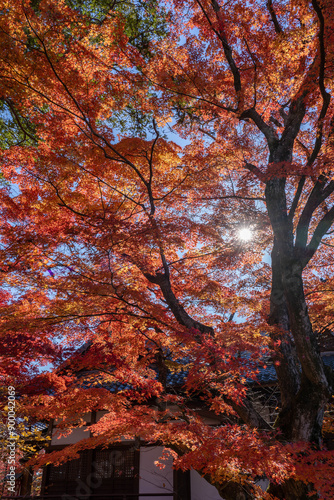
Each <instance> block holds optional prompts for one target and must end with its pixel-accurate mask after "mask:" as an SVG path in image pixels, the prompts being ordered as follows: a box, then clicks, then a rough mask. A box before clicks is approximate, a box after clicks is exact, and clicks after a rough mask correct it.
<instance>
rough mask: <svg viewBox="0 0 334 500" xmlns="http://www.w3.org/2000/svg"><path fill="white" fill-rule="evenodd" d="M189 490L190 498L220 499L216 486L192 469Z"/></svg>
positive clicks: (202, 499)
mask: <svg viewBox="0 0 334 500" xmlns="http://www.w3.org/2000/svg"><path fill="white" fill-rule="evenodd" d="M190 492H191V500H222V498H221V496H219V494H218V491H217V490H216V488H215V487H214V486H212V484H210V483H208V482H207V481H205V479H203V478H202V476H200V474H198V472H196V471H194V470H192V471H190Z"/></svg>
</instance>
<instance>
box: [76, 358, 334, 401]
mask: <svg viewBox="0 0 334 500" xmlns="http://www.w3.org/2000/svg"><path fill="white" fill-rule="evenodd" d="M322 358H323V361H324V363H325V365H326V366H329V367H330V368H332V370H334V354H329V355H323V357H322ZM181 364H183V363H181ZM258 369H259V373H258V375H257V382H254V380H253V379H249V380H248V382H249V383H250V384H254V383H259V384H261V385H266V384H273V383H275V382H277V376H276V371H275V367H274V365H273V363H272V361H270V360H269V361H268V362H267V363H266V364H265V365H264V366H259V367H258ZM157 376H158V373H157ZM79 378H80V379H81V380H82V381H83V385H84V386H85V387H87V388H88V387H100V388H101V387H102V388H104V389H108V390H109V391H110V392H119V391H126V390H130V389H131V388H132V387H131V385H129V384H124V383H121V382H110V383H108V382H105V381H103V378H102V377H99V373H98V371H96V372H95V373H93V372H83V373H81V374H80V377H79ZM186 378H187V370H186V369H184V370H183V369H181V370H177V371H171V370H169V371H168V373H167V387H169V388H181V387H182V386H183V385H184V383H185V381H186ZM99 379H100V380H99Z"/></svg>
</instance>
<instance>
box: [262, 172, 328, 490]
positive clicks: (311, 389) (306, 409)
mask: <svg viewBox="0 0 334 500" xmlns="http://www.w3.org/2000/svg"><path fill="white" fill-rule="evenodd" d="M266 200H267V207H268V214H269V217H270V220H271V224H272V227H273V231H274V235H275V240H274V247H273V252H272V291H271V304H270V315H269V323H270V324H271V325H272V324H277V325H278V326H279V327H280V328H281V331H280V332H279V330H278V332H277V333H274V334H272V340H273V341H274V342H276V346H275V347H274V348H275V351H276V354H275V355H274V357H275V358H276V359H277V361H278V362H279V365H278V366H276V373H277V378H278V383H279V386H280V392H281V402H282V409H281V411H280V414H279V416H278V419H277V422H276V426H277V427H278V428H279V429H280V431H281V432H282V439H283V440H284V441H292V442H296V441H306V442H309V443H312V444H313V445H315V446H316V447H319V446H320V445H321V429H322V422H323V416H324V410H325V406H326V403H327V401H328V398H329V396H330V391H329V384H328V381H327V378H326V375H325V371H324V365H323V362H322V359H321V356H320V353H319V351H318V348H317V344H316V339H315V335H314V332H313V329H312V325H311V322H310V319H309V315H308V310H307V305H306V300H305V296H304V288H303V280H302V271H303V267H302V263H301V262H302V259H301V256H300V255H299V254H298V251H297V249H296V248H295V246H294V244H293V227H292V221H291V219H290V218H289V216H288V214H287V207H286V200H285V185H284V182H283V181H282V179H272V180H270V181H268V182H267V186H266ZM277 340H279V341H280V342H278V343H277ZM268 491H269V492H270V493H272V494H274V495H275V496H276V497H278V498H281V499H285V500H303V499H305V500H306V499H308V498H310V497H309V496H308V494H309V493H310V491H312V485H305V484H304V483H302V482H300V481H294V480H292V479H290V480H288V481H286V482H285V483H283V484H281V485H275V484H271V485H270V487H269V489H268ZM313 498H316V497H313Z"/></svg>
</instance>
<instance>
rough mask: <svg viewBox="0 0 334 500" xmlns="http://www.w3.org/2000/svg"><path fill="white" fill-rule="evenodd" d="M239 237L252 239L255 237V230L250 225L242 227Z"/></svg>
mask: <svg viewBox="0 0 334 500" xmlns="http://www.w3.org/2000/svg"><path fill="white" fill-rule="evenodd" d="M238 237H239V239H240V240H242V241H250V240H251V239H253V232H252V230H251V229H249V228H248V227H242V228H241V229H239V231H238Z"/></svg>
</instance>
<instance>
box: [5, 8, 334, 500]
mask: <svg viewBox="0 0 334 500" xmlns="http://www.w3.org/2000/svg"><path fill="white" fill-rule="evenodd" d="M331 7H332V3H331V2H330V1H329V0H324V1H321V2H320V1H318V0H312V2H306V1H304V0H285V1H284V2H279V3H278V2H272V1H268V2H261V1H259V0H252V1H249V2H247V3H244V2H240V1H238V0H233V1H229V2H224V3H223V2H217V1H216V0H211V1H209V0H195V1H190V2H179V1H178V0H175V1H174V2H171V3H165V2H161V3H159V2H155V1H153V0H151V1H148V2H144V1H143V2H132V3H123V2H116V1H115V2H108V1H100V2H99V1H90V2H88V1H87V2H84V1H82V2H79V1H78V2H74V1H73V2H72V1H68V2H65V1H58V2H52V1H50V0H41V1H40V2H36V1H35V2H29V1H14V2H13V1H11V2H9V1H5V0H2V2H1V12H0V44H1V54H2V55H1V59H0V68H1V69H0V71H1V73H0V74H1V80H0V85H1V106H2V108H1V122H0V126H1V132H2V138H1V147H2V162H1V171H2V176H3V177H2V180H1V182H2V184H1V206H2V209H1V210H2V213H1V215H2V226H1V244H2V246H1V279H2V282H3V289H2V292H1V309H2V312H1V347H0V349H1V356H2V368H1V370H2V372H1V373H2V384H3V385H5V383H6V382H7V381H10V383H11V384H13V382H12V381H13V378H15V380H16V382H15V384H16V387H17V388H18V390H19V391H20V393H21V399H20V412H22V414H26V415H28V416H29V418H35V419H46V418H48V419H52V418H56V417H59V415H60V416H62V417H64V427H65V428H70V427H71V426H76V425H80V415H82V414H83V413H84V412H86V411H90V410H96V409H106V410H108V413H107V414H106V416H105V417H104V418H103V419H102V420H101V421H99V422H98V423H97V424H95V425H94V432H95V433H96V435H95V438H91V439H89V440H85V441H84V442H80V443H79V444H76V445H74V446H72V447H69V448H68V449H67V450H66V451H62V452H55V453H54V454H53V455H52V460H53V461H54V463H57V461H58V462H59V461H61V460H64V459H67V458H71V457H73V456H74V454H75V453H76V452H77V451H78V450H80V449H83V448H85V447H95V446H98V445H99V444H104V445H106V444H108V443H113V442H115V441H117V439H119V438H120V436H128V437H133V436H137V435H139V436H140V437H141V438H142V439H144V440H145V439H147V440H148V441H159V442H162V443H164V444H165V445H166V446H167V447H168V448H169V449H170V450H171V451H172V453H174V454H175V458H176V464H177V465H178V466H180V467H182V468H190V467H193V468H194V469H196V470H198V471H199V472H200V473H201V474H202V475H204V476H205V477H206V478H207V479H208V480H209V481H210V482H211V483H212V484H214V485H215V486H216V487H217V489H218V491H219V493H220V494H221V496H222V497H223V498H225V499H226V500H228V499H229V498H231V499H235V498H240V499H243V498H254V497H255V496H256V495H258V497H259V498H260V497H261V495H262V498H265V497H266V496H267V497H268V498H269V497H270V495H272V497H276V498H286V499H302V498H309V497H312V498H318V496H319V497H320V498H330V497H331V496H332V495H333V489H332V485H331V484H330V481H328V478H330V477H331V473H332V471H333V466H334V464H333V454H332V453H331V452H328V451H326V449H324V448H322V428H323V417H324V411H325V409H326V407H327V405H328V403H329V402H330V397H331V394H332V384H333V375H332V373H331V371H330V369H329V368H326V367H325V365H324V364H323V362H322V359H321V356H320V353H319V350H318V347H317V342H316V334H317V335H319V334H320V335H321V333H323V332H326V330H327V329H330V328H331V327H332V324H333V319H332V317H333V313H332V307H331V299H332V293H333V284H334V277H333V272H332V269H331V267H332V265H333V257H332V247H333V244H334V239H333V234H334V233H333V230H331V227H332V223H333V220H334V206H333V199H334V196H333V192H334V180H332V162H333V119H332V118H333V105H332V103H331V100H330V98H331V92H332V86H333V84H332V80H333V54H334V47H333V42H334V41H333V30H332V28H331V26H332V23H333V19H332V16H333V13H332V11H331ZM173 134H174V135H173ZM175 134H176V135H175ZM180 138H182V139H184V140H185V141H183V142H182V141H180ZM180 143H181V144H184V145H182V146H180ZM245 228H249V229H250V230H251V231H252V235H253V236H252V238H251V240H250V241H248V242H242V241H241V239H240V238H239V237H238V234H239V231H240V230H242V229H245ZM269 252H271V262H270V264H268V260H269V259H268V257H267V258H264V256H265V255H267V256H268V253H269ZM235 314H237V315H239V318H241V319H239V321H234V319H235ZM242 318H247V320H246V321H243V320H242ZM87 340H89V341H90V343H91V347H90V349H89V350H88V351H87V352H86V353H85V354H84V355H73V353H74V352H75V350H76V349H77V348H78V347H79V346H80V345H82V343H83V342H86V341H87ZM70 355H72V358H71V359H72V361H71V365H70V367H67V369H66V371H65V372H64V370H63V371H59V370H58V371H57V370H56V369H55V370H54V371H50V370H45V371H44V372H42V373H41V371H40V367H41V366H43V365H44V366H46V367H48V366H49V365H50V364H51V365H52V366H53V367H54V368H59V367H61V366H63V362H64V360H65V359H66V358H68V357H69V356H70ZM268 356H269V357H270V358H271V360H272V361H273V363H274V365H275V369H276V373H277V379H278V384H279V389H280V396H281V409H280V412H279V416H278V419H277V421H276V424H275V429H273V428H271V427H270V425H269V424H268V423H267V422H266V421H265V419H264V418H263V417H262V416H261V414H260V413H259V412H258V411H257V409H256V407H255V406H254V405H253V404H252V401H251V399H250V398H249V391H248V389H249V383H250V380H253V381H255V380H256V377H257V373H258V369H259V362H260V364H261V360H262V359H263V360H265V359H266V358H267V357H268ZM180 360H182V363H185V367H186V371H187V379H186V383H185V388H184V390H183V391H181V392H175V393H171V391H168V389H167V384H166V373H167V370H172V371H173V370H179V369H180ZM259 360H260V361H259ZM263 363H264V361H263ZM157 367H158V371H159V374H158V378H157V375H156V368H157ZM89 369H92V370H99V372H100V375H99V377H100V378H99V380H98V382H99V385H97V386H94V383H96V382H97V381H96V380H95V381H94V380H93V381H92V384H91V387H90V388H87V387H86V388H85V387H82V386H80V384H79V385H78V381H77V379H76V376H75V372H76V371H78V370H89ZM101 377H102V379H103V380H102V379H101ZM102 382H103V383H116V382H117V383H119V382H122V383H126V384H128V386H129V387H130V388H129V389H128V390H126V391H120V392H118V393H111V392H110V391H108V390H106V389H105V388H103V383H102ZM199 401H202V402H203V401H204V402H205V405H206V406H207V408H210V409H211V410H213V411H216V412H217V413H218V414H220V415H224V416H225V418H226V425H224V426H221V427H218V428H212V427H209V426H207V425H205V423H204V421H203V420H202V419H201V417H200V416H199V414H198V412H197V411H196V405H198V404H199ZM195 403H196V404H195ZM203 404H204V403H203ZM326 425H330V422H329V423H328V422H327V423H326ZM43 460H44V461H45V462H46V461H48V460H49V461H50V457H44V458H43V459H41V460H40V463H42V462H43ZM259 476H266V477H267V478H268V479H269V480H270V486H269V489H268V492H267V493H263V492H262V493H260V492H259V490H258V489H257V488H256V485H255V482H254V481H255V479H256V477H259Z"/></svg>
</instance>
